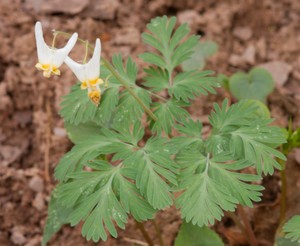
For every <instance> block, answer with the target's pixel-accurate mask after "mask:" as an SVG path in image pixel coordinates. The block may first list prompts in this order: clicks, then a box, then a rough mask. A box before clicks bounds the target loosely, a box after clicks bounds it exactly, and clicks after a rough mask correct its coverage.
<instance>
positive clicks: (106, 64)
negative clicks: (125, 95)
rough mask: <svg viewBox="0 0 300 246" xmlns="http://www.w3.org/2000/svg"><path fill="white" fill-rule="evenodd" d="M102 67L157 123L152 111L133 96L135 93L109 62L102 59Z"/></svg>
mask: <svg viewBox="0 0 300 246" xmlns="http://www.w3.org/2000/svg"><path fill="white" fill-rule="evenodd" d="M102 61H103V64H104V66H105V67H106V68H107V69H108V70H109V71H110V72H111V73H112V74H113V75H114V76H115V77H116V79H117V80H119V82H120V83H121V84H122V85H123V86H124V87H125V88H126V89H127V90H128V92H129V93H130V94H131V95H132V96H133V97H134V99H135V100H137V102H138V103H139V104H140V105H141V106H142V108H143V109H144V110H145V112H146V113H147V114H148V115H149V117H150V118H151V119H152V120H153V121H157V117H156V116H155V115H154V114H153V113H152V111H151V110H150V109H149V108H148V107H147V106H146V105H145V104H144V103H143V101H142V100H141V99H140V98H139V97H138V96H137V95H136V94H135V92H134V91H133V90H132V89H131V88H130V86H129V85H127V83H126V82H125V81H124V80H123V78H122V77H121V76H120V75H119V73H118V72H117V71H116V70H115V69H114V67H113V66H112V65H111V64H110V62H109V61H107V60H106V59H104V58H102Z"/></svg>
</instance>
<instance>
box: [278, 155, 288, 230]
mask: <svg viewBox="0 0 300 246" xmlns="http://www.w3.org/2000/svg"><path fill="white" fill-rule="evenodd" d="M278 162H279V164H280V165H281V167H282V169H281V170H280V179H281V196H280V216H279V227H278V229H279V230H280V229H281V227H282V225H283V223H284V221H285V217H286V195H287V185H286V171H285V162H284V161H283V160H281V159H278Z"/></svg>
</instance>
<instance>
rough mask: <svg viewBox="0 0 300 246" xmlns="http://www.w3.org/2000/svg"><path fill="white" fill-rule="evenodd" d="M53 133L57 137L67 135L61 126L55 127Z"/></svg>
mask: <svg viewBox="0 0 300 246" xmlns="http://www.w3.org/2000/svg"><path fill="white" fill-rule="evenodd" d="M53 133H54V135H55V136H58V137H65V136H67V131H66V130H65V129H64V128H61V127H55V128H54V129H53Z"/></svg>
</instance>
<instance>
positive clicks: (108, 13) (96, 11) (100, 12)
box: [82, 0, 120, 20]
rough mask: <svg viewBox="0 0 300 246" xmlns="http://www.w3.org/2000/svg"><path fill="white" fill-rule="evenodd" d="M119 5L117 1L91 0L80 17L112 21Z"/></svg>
mask: <svg viewBox="0 0 300 246" xmlns="http://www.w3.org/2000/svg"><path fill="white" fill-rule="evenodd" d="M119 6H120V4H119V1H118V0H101V1H99V0H91V2H90V4H89V6H88V8H86V9H85V11H83V13H82V15H83V16H85V17H91V18H94V19H99V20H113V19H115V17H116V13H117V10H118V8H119Z"/></svg>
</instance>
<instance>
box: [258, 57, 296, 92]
mask: <svg viewBox="0 0 300 246" xmlns="http://www.w3.org/2000/svg"><path fill="white" fill-rule="evenodd" d="M258 67H261V68H264V69H266V70H267V71H269V72H270V73H271V74H272V76H273V79H274V81H275V83H276V84H277V85H279V86H283V85H284V84H285V83H286V82H287V80H288V77H289V74H290V72H291V71H292V66H291V65H289V64H287V63H286V62H283V61H271V62H267V63H263V64H260V65H258Z"/></svg>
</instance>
